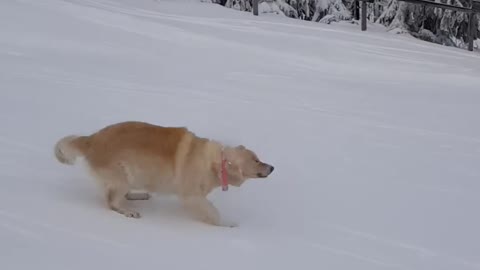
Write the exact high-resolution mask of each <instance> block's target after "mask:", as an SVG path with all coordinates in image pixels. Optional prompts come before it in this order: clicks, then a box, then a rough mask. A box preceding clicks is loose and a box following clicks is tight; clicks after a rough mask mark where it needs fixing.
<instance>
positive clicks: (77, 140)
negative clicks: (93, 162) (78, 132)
mask: <svg viewBox="0 0 480 270" xmlns="http://www.w3.org/2000/svg"><path fill="white" fill-rule="evenodd" d="M89 138H90V137H88V136H75V135H70V136H66V137H63V138H61V139H60V140H59V141H58V142H57V143H56V144H55V148H54V152H55V157H56V158H57V160H58V161H59V162H61V163H63V164H68V165H73V164H74V163H75V160H76V159H77V158H78V157H83V156H85V153H86V152H87V151H88V148H89V147H90V140H89Z"/></svg>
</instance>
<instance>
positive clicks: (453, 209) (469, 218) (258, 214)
mask: <svg viewBox="0 0 480 270" xmlns="http://www.w3.org/2000/svg"><path fill="white" fill-rule="evenodd" d="M479 103H480V56H479V55H478V54H476V53H470V52H468V51H464V50H459V49H453V48H448V47H442V46H438V45H434V44H430V43H426V42H422V41H418V40H415V39H413V38H408V37H404V36H399V35H392V34H388V33H385V32H384V30H383V29H375V27H373V28H370V29H369V30H368V31H367V32H361V31H360V29H359V26H358V25H351V24H346V23H342V24H331V25H325V24H316V23H309V22H302V21H296V20H292V19H288V18H284V17H280V16H271V15H263V16H259V17H253V16H252V15H251V14H249V13H244V12H237V11H234V10H230V9H226V8H222V7H220V6H217V5H212V4H206V3H200V2H199V1H193V0H192V1H180V0H157V1H153V0H115V1H113V0H64V1H62V0H42V1H39V0H2V1H0V127H1V128H0V149H1V150H0V268H1V269H5V270H13V269H15V270H17V269H22V270H24V269H49V270H53V269H54V270H57V269H62V270H63V269H69V270H71V269H81V270H84V269H229V270H236V269H242V270H244V269H277V270H283V269H285V270H291V269H294V268H299V269H312V270H316V269H332V270H337V269H341V270H347V269H349V270H350V269H352V270H353V269H355V270H374V269H417V270H427V269H432V270H441V269H445V270H453V269H455V270H463V269H480V233H479V229H480V217H479V215H480V211H479V207H480V196H479V194H480V124H479V116H480V106H479ZM124 120H141V121H148V122H152V123H156V124H160V125H171V126H188V127H189V128H190V129H191V130H193V131H195V132H196V133H197V134H198V135H200V136H206V137H211V138H215V139H219V140H222V141H224V142H227V143H231V144H245V145H246V146H248V147H250V148H252V149H254V150H255V151H256V152H257V153H258V154H259V155H260V157H261V158H262V159H265V160H266V161H267V162H269V163H272V164H273V165H275V168H276V169H275V172H274V173H273V174H272V176H271V177H270V178H269V179H267V180H257V181H250V182H247V183H246V184H245V185H244V186H242V187H241V188H240V189H236V188H231V189H230V191H228V192H221V191H215V192H214V193H213V194H212V196H211V200H212V201H213V202H214V204H215V205H216V206H217V207H218V208H219V210H220V212H221V213H222V214H223V216H225V217H226V218H228V219H230V220H232V221H235V222H236V223H238V224H239V227H237V228H219V227H212V226H208V225H204V224H202V223H198V222H195V221H192V220H191V219H189V218H188V217H187V215H186V214H184V212H183V211H182V209H181V207H180V206H179V204H177V202H176V200H175V199H173V198H161V197H155V198H153V200H151V201H147V202H145V201H140V202H135V206H134V207H135V209H138V211H139V212H140V213H141V214H142V218H141V219H138V220H137V219H128V218H126V217H124V216H122V215H119V214H117V213H115V212H113V211H110V210H108V209H107V208H106V206H105V204H104V200H103V197H102V193H101V192H100V190H98V189H97V187H96V185H95V183H94V182H93V181H92V180H91V179H90V178H89V177H88V175H87V173H86V172H85V171H84V170H83V168H82V167H81V166H77V167H66V166H62V165H60V164H59V163H58V162H57V161H56V160H55V158H54V156H53V152H52V149H53V145H54V143H55V142H56V141H57V140H58V139H59V138H60V137H62V136H64V135H67V134H72V133H77V134H88V133H91V132H93V131H95V130H97V129H99V128H101V127H103V126H105V125H108V124H111V123H114V122H118V121H124Z"/></svg>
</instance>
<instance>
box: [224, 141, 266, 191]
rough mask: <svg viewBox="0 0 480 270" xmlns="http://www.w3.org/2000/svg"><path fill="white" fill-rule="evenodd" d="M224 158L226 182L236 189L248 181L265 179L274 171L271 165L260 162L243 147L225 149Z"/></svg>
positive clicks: (251, 152)
mask: <svg viewBox="0 0 480 270" xmlns="http://www.w3.org/2000/svg"><path fill="white" fill-rule="evenodd" d="M225 157H226V159H227V165H226V169H227V174H228V182H229V184H231V185H233V186H236V187H239V186H241V185H242V184H243V182H245V180H248V179H252V178H266V177H268V176H269V175H270V174H271V173H272V172H273V169H274V167H273V166H272V165H270V164H267V163H265V162H262V161H260V159H259V158H258V156H257V155H256V154H255V153H254V152H253V151H252V150H249V149H247V148H245V146H243V145H240V146H237V147H234V148H226V149H225Z"/></svg>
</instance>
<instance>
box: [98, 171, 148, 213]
mask: <svg viewBox="0 0 480 270" xmlns="http://www.w3.org/2000/svg"><path fill="white" fill-rule="evenodd" d="M92 173H93V176H94V177H95V178H96V180H97V181H98V182H99V183H100V184H101V185H102V186H103V188H104V190H105V198H106V201H107V205H108V207H109V208H110V209H111V210H113V211H115V212H118V213H120V214H122V215H125V216H126V217H133V218H139V217H140V214H139V213H138V212H135V211H132V210H129V209H127V208H125V207H124V206H122V204H123V203H126V202H127V200H126V195H127V194H128V192H129V191H130V185H129V183H128V181H127V175H126V174H125V172H124V170H123V167H122V166H118V167H115V166H111V167H107V168H102V169H95V170H92Z"/></svg>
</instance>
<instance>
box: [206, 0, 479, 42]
mask: <svg viewBox="0 0 480 270" xmlns="http://www.w3.org/2000/svg"><path fill="white" fill-rule="evenodd" d="M201 1H209V2H212V3H218V4H221V5H224V6H226V7H229V8H234V9H237V10H240V11H249V12H251V11H252V5H253V3H252V2H253V1H252V0H201ZM438 1H440V2H442V3H445V4H449V5H455V6H460V7H465V6H468V5H469V0H438ZM354 3H355V0H263V1H262V0H261V1H260V7H259V9H260V12H261V13H276V14H281V15H285V16H287V17H291V18H296V19H301V20H308V21H315V22H322V23H331V22H338V21H342V20H351V19H352V13H353V9H354ZM367 14H368V15H367V17H368V19H369V20H370V21H374V22H376V23H380V24H383V25H385V26H386V27H387V29H388V30H390V31H392V32H395V33H409V34H411V35H412V36H415V37H417V38H420V39H423V40H427V41H430V42H435V43H439V44H444V45H448V46H459V47H464V46H466V43H467V39H468V16H469V15H468V14H465V13H463V12H456V11H451V10H442V9H440V8H433V7H424V6H422V5H416V4H411V3H406V2H399V1H397V0H376V1H375V3H374V4H368V9H367ZM478 17H480V16H477V18H476V22H477V26H476V29H477V34H476V36H477V37H478V36H480V27H479V25H480V23H479V20H480V18H478Z"/></svg>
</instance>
